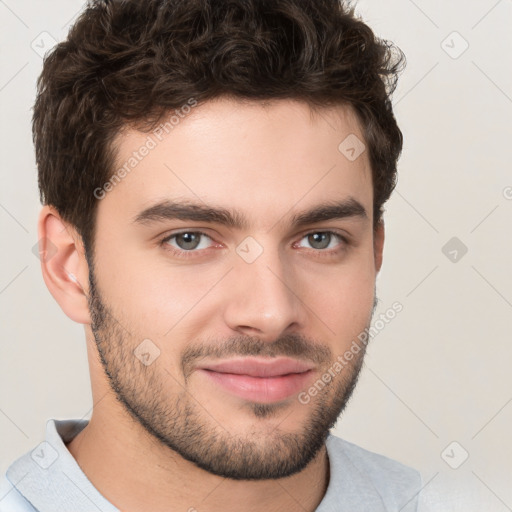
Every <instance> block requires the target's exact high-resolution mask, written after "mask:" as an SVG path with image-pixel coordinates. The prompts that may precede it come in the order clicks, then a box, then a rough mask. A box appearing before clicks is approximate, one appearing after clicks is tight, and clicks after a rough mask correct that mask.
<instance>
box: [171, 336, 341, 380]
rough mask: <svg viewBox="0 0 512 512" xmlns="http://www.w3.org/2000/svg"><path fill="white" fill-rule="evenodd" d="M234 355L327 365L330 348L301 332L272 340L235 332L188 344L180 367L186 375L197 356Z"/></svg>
mask: <svg viewBox="0 0 512 512" xmlns="http://www.w3.org/2000/svg"><path fill="white" fill-rule="evenodd" d="M234 356H235V357H236V356H262V357H292V358H295V359H300V360H304V361H308V362H313V363H315V364H316V365H324V364H328V363H329V362H330V361H331V360H332V358H333V356H332V351H331V349H329V348H328V347H326V346H325V345H322V344H320V343H318V342H314V341H312V340H311V339H309V338H307V337H306V336H303V335H301V334H296V333H290V334H286V335H283V336H281V337H280V338H278V339H277V340H276V341H273V342H267V341H262V340H261V339H260V338H258V337H254V336H243V335H238V336H234V337H232V338H229V339H228V340H226V341H224V342H222V343H220V344H219V343H218V342H215V341H214V342H208V343H202V344H198V345H192V346H191V345H189V346H188V347H187V348H186V349H184V351H183V352H182V356H181V369H182V371H183V374H184V375H185V378H187V377H188V376H189V375H190V374H191V373H192V372H193V371H194V367H195V366H197V364H198V362H199V361H200V360H201V359H204V358H211V359H226V358H228V357H234Z"/></svg>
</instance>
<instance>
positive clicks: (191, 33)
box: [33, 0, 405, 255]
mask: <svg viewBox="0 0 512 512" xmlns="http://www.w3.org/2000/svg"><path fill="white" fill-rule="evenodd" d="M404 64H405V57H404V55H403V53H402V52H401V50H400V49H399V48H397V47H396V46H394V45H393V44H392V43H390V42H388V41H385V40H381V39H378V38H377V37H376V36H375V35H374V33H373V32H372V30H371V29H370V28H369V27H368V26H367V25H366V24H364V23H363V21H361V20H360V19H359V18H357V16H356V15H355V14H354V8H353V7H352V6H349V5H347V4H346V3H344V2H343V0H91V1H89V3H88V4H87V6H86V8H85V10H84V12H83V13H82V14H81V15H80V17H79V18H78V19H77V21H76V22H75V24H74V25H73V27H72V28H71V30H70V31H69V34H68V37H67V39H66V40H65V41H63V42H61V43H59V44H58V45H56V47H55V48H54V49H53V50H52V51H51V52H50V53H49V54H48V55H47V57H46V58H45V61H44V65H43V71H42V73H41V75H40V77H39V80H38V84H37V86H38V94H37V99H36V102H35V106H34V116H33V138H34V144H35V149H36V161H37V166H38V170H39V189H40V197H41V202H42V203H43V204H50V205H52V206H54V207H55V208H56V210H57V211H58V212H59V214H60V215H61V216H62V218H63V219H64V220H66V221H67V222H69V223H71V224H72V225H73V226H75V228H76V229H77V231H78V232H79V233H80V235H81V237H82V240H83V243H84V245H85V248H86V250H87V249H89V251H88V252H89V253H90V255H92V248H93V241H94V227H95V219H96V211H97V201H98V199H97V197H96V196H95V194H94V190H95V189H97V188H98V187H101V186H102V185H103V184H104V183H105V182H107V181H108V179H109V178H110V177H111V176H112V174H113V173H114V164H115V156H116V155H115V151H114V148H113V144H112V143H113V141H114V139H115V137H116V135H117V134H118V133H119V131H120V129H121V128H123V126H125V125H129V126H133V127H136V128H138V129H141V130H151V129H153V128H154V127H155V126H156V125H157V124H158V123H159V122H161V120H162V119H163V118H164V116H165V115H166V114H167V113H168V112H170V111H172V110H174V109H177V108H180V107H181V106H182V105H185V104H187V102H188V101H189V100H190V98H194V99H195V100H196V101H197V102H198V103H199V104H201V103H203V102H206V101H208V100H210V99H214V98H217V97H220V96H232V97H236V98H241V99H252V100H261V101H263V100H272V99H284V98H286V99H298V100H303V101H305V102H307V103H308V104H309V105H310V106H311V107H313V108H314V107H317V106H318V107H322V106H333V105H337V104H350V105H351V106H352V107H353V108H354V110H355V112H356V114H357V117H358V119H359V122H360V123H361V127H362V130H363V134H364V137H365V144H366V146H367V148H368V155H369V160H370V164H371V167H372V175H373V190H374V219H373V220H374V224H375V225H376V224H377V222H378V221H379V220H380V219H381V217H382V213H383V210H382V206H383V204H384V203H385V202H386V201H387V200H388V198H389V196H390V195H391V192H392V191H393V189H394V187H395V184H396V164H397V160H398V158H399V155H400V153H401V150H402V133H401V131H400V129H399V128H398V126H397V123H396V120H395V117H394V115H393V111H392V105H391V101H390V95H391V94H392V92H393V91H394V90H395V87H396V82H397V79H398V73H399V72H400V71H401V69H402V66H403V65H404ZM340 142H341V141H340Z"/></svg>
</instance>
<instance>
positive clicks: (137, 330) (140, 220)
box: [89, 99, 378, 479]
mask: <svg viewBox="0 0 512 512" xmlns="http://www.w3.org/2000/svg"><path fill="white" fill-rule="evenodd" d="M350 134H355V135H356V136H357V137H358V138H359V139H361V140H362V138H363V137H362V134H361V131H360V128H359V126H358V124H357V122H356V119H355V116H354V115H353V114H352V113H351V111H350V110H349V109H347V108H346V107H337V108H332V109H329V110H324V111H322V113H321V115H315V116H313V117H312V116H311V115H310V110H309V107H308V106H307V105H305V104H303V103H299V102H293V101H288V100H286V101H278V102H275V104H273V105H271V106H266V107H264V106H262V105H261V104H257V103H253V104H241V103H238V102H234V101H232V100H231V101H230V100H227V99H222V100H218V101H215V102H209V103H207V104H204V105H202V106H198V107H196V108H195V109H194V110H193V111H192V112H191V113H190V114H189V115H188V116H187V117H186V118H185V119H181V122H180V123H179V124H178V125H176V126H175V127H174V129H172V130H169V133H168V134H166V133H165V131H164V132H162V131H159V132H155V133H140V132H137V131H133V130H132V131H127V132H125V133H124V134H122V135H120V136H119V138H118V140H117V151H118V153H117V164H118V166H117V167H116V169H118V168H121V167H122V166H123V165H124V164H125V163H127V162H130V158H131V157H134V152H136V155H135V157H136V158H138V160H137V164H136V166H133V165H132V166H131V167H132V170H131V171H130V172H129V174H127V175H126V177H125V178H124V179H122V180H121V181H120V182H119V183H117V184H115V186H114V187H113V188H112V189H111V190H110V191H109V192H108V193H107V194H106V196H105V197H104V199H102V200H100V201H99V206H98V217H97V230H96V238H95V240H96V242H95V253H94V268H92V269H91V275H90V296H89V306H90V311H91V317H92V323H91V329H92V332H93V334H94V338H95V340H96V344H97V347H98V351H99V354H100V357H101V360H102V364H103V367H104V369H105V373H106V375H108V379H109V382H110V385H111V386H112V389H113V390H114V391H115V392H116V394H117V397H118V398H119V400H120V401H121V403H122V404H123V405H124V406H125V407H126V409H127V411H129V413H130V414H131V415H132V417H133V418H135V419H136V420H137V421H138V422H139V423H140V424H141V425H142V426H143V427H144V428H145V429H146V431H147V432H148V433H149V434H151V436H153V438H154V439H157V440H158V441H160V442H161V443H163V444H164V445H165V446H168V447H170V448H172V449H173V450H175V451H176V452H178V453H179V454H180V455H181V456H183V457H184V458H185V459H187V460H190V461H192V462H194V463H195V464H196V465H198V466H199V467H201V468H203V469H205V470H207V471H210V472H212V473H214V474H218V475H221V476H225V477H229V478H234V479H263V478H279V477H284V476H288V475H291V474H293V473H295V472H297V471H300V470H301V469H303V468H304V467H305V466H306V465H307V464H308V463H309V462H310V461H311V460H312V458H313V457H314V456H315V455H316V454H317V453H318V450H319V449H320V448H321V447H322V446H323V443H324V441H325V437H326V435H327V433H328V430H329V428H330V427H332V426H333V424H334V423H335V421H336V419H337V417H338V415H339V414H340V412H341V410H342V409H343V407H344V405H345V403H346V401H347V400H348V398H349V396H350V393H351V391H352V389H353V387H354V385H355V382H356V380H357V376H358V373H359V370H360V367H361V364H362V359H363V355H364V349H363V350H361V351H360V352H359V353H358V354H357V355H356V356H354V358H353V359H351V360H350V361H347V362H346V363H347V364H346V366H345V367H344V368H343V370H342V371H340V372H339V373H337V374H336V375H335V376H334V377H332V378H331V379H330V382H329V383H328V384H326V385H325V386H324V387H323V388H322V389H321V390H320V391H318V392H317V393H316V394H315V393H311V394H308V397H309V399H308V401H307V403H305V402H306V400H304V399H303V400H299V395H300V393H301V392H302V393H303V392H307V391H308V390H309V389H310V388H311V387H312V386H314V384H315V383H316V382H317V381H318V380H319V379H320V380H321V379H322V376H323V375H325V374H326V372H328V370H329V368H331V372H332V366H333V363H334V362H335V361H336V360H337V358H338V356H341V355H342V354H343V353H344V352H345V351H346V350H347V349H348V348H349V347H350V346H351V343H352V342H353V340H356V339H357V336H358V334H359V333H361V332H362V331H363V330H364V329H365V328H366V327H368V325H369V323H370V320H371V316H372V312H373V307H374V301H375V295H374V286H375V277H376V272H377V270H378V268H376V267H378V265H376V260H375V254H374V233H373V226H372V220H371V219H372V215H373V210H372V202H373V192H372V180H371V171H370V167H369V164H368V158H367V154H366V153H363V154H362V155H361V156H360V157H359V158H357V159H356V160H354V161H352V159H349V158H347V157H346V156H345V154H343V153H342V152H341V151H340V150H339V149H338V147H339V145H340V143H341V142H342V141H343V140H344V139H345V138H346V137H347V136H349V135H350ZM148 136H149V137H150V138H151V140H152V142H150V141H149V139H148ZM143 146H146V147H149V148H150V149H149V150H148V151H145V150H142V151H141V148H142V147H143ZM142 153H144V154H145V156H144V157H143V158H140V157H141V155H142ZM146 153H147V154H146ZM349 155H350V152H349ZM139 159H140V161H139ZM133 163H134V161H133V160H132V161H131V164H133ZM127 168H128V167H127ZM163 202H167V206H169V205H170V204H171V203H178V202H179V203H180V204H185V203H186V204H189V205H190V204H191V203H194V204H197V205H199V207H201V208H211V209H222V210H223V211H224V213H226V212H229V213H231V216H232V217H234V220H235V221H237V222H234V223H230V222H225V220H226V215H224V216H213V215H211V213H210V215H207V216H206V217H204V216H203V217H197V216H196V217H194V219H193V220H192V219H190V218H188V217H187V216H186V214H185V212H183V211H182V212H181V214H180V215H179V218H175V217H173V216H171V215H170V213H172V211H174V213H175V212H176V209H174V210H173V209H172V208H165V207H163V206H160V207H158V208H153V207H154V206H155V205H157V204H159V203H163ZM341 203H343V204H344V206H343V205H342V206H343V207H342V208H341V209H339V210H338V212H339V215H337V216H333V215H332V211H330V212H329V215H324V216H323V217H318V216H317V217H316V218H314V219H313V218H311V217H310V218H309V219H304V217H303V216H302V214H303V213H305V212H310V211H312V210H314V209H316V208H319V207H321V206H326V205H327V206H333V205H340V204H341ZM148 209H149V210H148ZM199 211H200V209H199V208H196V209H194V212H195V214H196V215H197V214H198V212H199ZM143 212H145V213H143ZM301 220H302V222H298V221H301ZM242 221H243V222H242ZM173 235H174V236H173ZM331 375H332V373H331ZM326 380H329V379H326ZM318 387H321V386H318ZM302 396H304V394H303V395H302Z"/></svg>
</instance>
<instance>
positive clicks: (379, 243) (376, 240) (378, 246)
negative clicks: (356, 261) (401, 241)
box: [373, 219, 384, 273]
mask: <svg viewBox="0 0 512 512" xmlns="http://www.w3.org/2000/svg"><path fill="white" fill-rule="evenodd" d="M383 250H384V220H382V219H381V220H379V222H378V224H377V227H376V228H375V230H374V233H373V253H374V258H375V271H376V273H379V271H380V267H381V266H382V253H383Z"/></svg>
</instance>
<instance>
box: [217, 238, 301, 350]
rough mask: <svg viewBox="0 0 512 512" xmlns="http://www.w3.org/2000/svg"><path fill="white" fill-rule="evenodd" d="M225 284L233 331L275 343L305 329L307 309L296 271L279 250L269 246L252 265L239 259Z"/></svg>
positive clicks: (227, 319)
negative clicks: (300, 291)
mask: <svg viewBox="0 0 512 512" xmlns="http://www.w3.org/2000/svg"><path fill="white" fill-rule="evenodd" d="M294 281H295V282H294ZM226 284H227V286H228V288H227V291H226V294H227V297H228V298H227V305H226V307H225V310H224V320H225V322H226V324H227V325H228V326H229V327H230V328H231V329H232V330H233V331H236V332H238V333H240V334H245V335H249V336H258V337H259V338H260V339H261V340H262V341H273V340H276V339H277V338H278V337H279V336H282V335H283V333H285V332H286V331H292V330H295V331H297V330H299V329H301V328H303V327H304V323H305V319H306V310H305V305H304V304H303V303H302V301H301V300H300V293H299V290H297V289H296V288H297V287H298V286H297V280H296V279H294V275H293V268H290V266H289V265H286V262H283V261H282V260H281V258H280V255H279V253H278V251H277V250H271V249H269V248H268V247H267V248H266V249H265V250H264V251H263V253H262V254H261V255H260V256H259V257H258V258H257V259H256V260H255V261H253V262H252V263H248V262H247V261H244V260H243V258H240V257H238V256H237V257H236V260H235V267H234V269H233V270H232V271H231V272H230V275H229V283H226Z"/></svg>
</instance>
